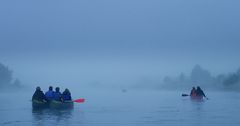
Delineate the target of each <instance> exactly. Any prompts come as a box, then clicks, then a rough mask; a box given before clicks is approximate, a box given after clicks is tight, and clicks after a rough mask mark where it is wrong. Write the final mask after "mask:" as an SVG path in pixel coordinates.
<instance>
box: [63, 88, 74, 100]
mask: <svg viewBox="0 0 240 126" xmlns="http://www.w3.org/2000/svg"><path fill="white" fill-rule="evenodd" d="M62 99H63V101H69V100H72V97H71V93H70V91H69V90H68V89H65V91H64V92H63V93H62Z"/></svg>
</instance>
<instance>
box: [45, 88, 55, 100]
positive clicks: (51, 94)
mask: <svg viewBox="0 0 240 126" xmlns="http://www.w3.org/2000/svg"><path fill="white" fill-rule="evenodd" d="M45 96H46V98H47V100H48V101H51V100H53V98H54V91H53V87H52V86H49V90H48V91H47V92H46V93H45Z"/></svg>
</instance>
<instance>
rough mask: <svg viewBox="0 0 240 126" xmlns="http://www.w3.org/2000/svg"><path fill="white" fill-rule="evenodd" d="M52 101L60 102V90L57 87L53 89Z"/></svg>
mask: <svg viewBox="0 0 240 126" xmlns="http://www.w3.org/2000/svg"><path fill="white" fill-rule="evenodd" d="M53 99H54V100H56V101H62V94H61V92H60V88H59V87H56V88H55V92H54V94H53Z"/></svg>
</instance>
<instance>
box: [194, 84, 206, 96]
mask: <svg viewBox="0 0 240 126" xmlns="http://www.w3.org/2000/svg"><path fill="white" fill-rule="evenodd" d="M196 93H197V96H200V97H206V95H205V94H204V92H203V90H202V89H201V88H200V87H199V86H198V87H197V91H196Z"/></svg>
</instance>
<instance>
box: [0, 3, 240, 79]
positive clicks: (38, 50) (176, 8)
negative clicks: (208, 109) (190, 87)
mask: <svg viewBox="0 0 240 126" xmlns="http://www.w3.org/2000/svg"><path fill="white" fill-rule="evenodd" d="M239 4H240V2H239V1H237V0H233V1H231V2H229V1H225V0H212V1H209V0H201V1H191V0H186V1H179V0H168V1H158V0H151V1H145V0H138V1H137V0H130V1H129V0H128V1H126V0H121V1H117V0H103V1H95V0H93V1H77V0H71V1H62V0H52V1H28V0H22V1H14V2H12V1H1V2H0V16H1V20H0V28H1V29H0V44H1V46H0V62H1V63H3V64H5V65H7V66H9V68H11V69H12V70H13V71H14V77H16V78H19V79H20V80H22V81H23V82H26V83H85V82H86V83H87V82H89V83H90V82H91V83H95V82H96V83H97V82H99V81H100V82H102V83H104V82H106V81H107V82H108V83H136V81H138V79H139V78H144V77H148V78H153V79H157V78H161V77H164V76H165V75H169V76H177V75H179V74H180V73H181V72H184V73H186V74H189V73H190V72H191V69H192V68H193V67H194V66H195V65H196V64H200V65H201V66H202V67H203V68H205V69H207V70H209V71H210V72H211V73H212V74H213V75H217V74H220V73H228V72H234V71H236V70H237V69H238V68H239V67H240V65H239V64H240V59H239V56H238V54H240V50H239V47H240V43H239V40H240V36H239V33H240V13H238V12H239V11H240V9H239V7H238V5H239ZM120 81H122V82H120Z"/></svg>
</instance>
